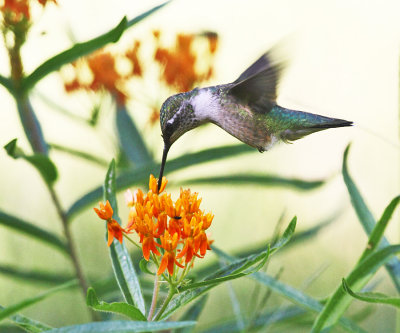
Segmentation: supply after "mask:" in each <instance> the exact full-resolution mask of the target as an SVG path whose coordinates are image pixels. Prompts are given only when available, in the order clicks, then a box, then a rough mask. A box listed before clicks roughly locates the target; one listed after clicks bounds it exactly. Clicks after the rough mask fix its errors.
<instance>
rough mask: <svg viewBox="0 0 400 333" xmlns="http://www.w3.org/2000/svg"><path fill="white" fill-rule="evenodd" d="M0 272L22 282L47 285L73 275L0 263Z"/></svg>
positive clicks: (71, 277)
mask: <svg viewBox="0 0 400 333" xmlns="http://www.w3.org/2000/svg"><path fill="white" fill-rule="evenodd" d="M0 274H3V275H5V276H9V277H11V278H13V279H19V280H22V282H24V283H38V284H45V285H46V286H49V285H50V284H60V283H65V282H67V281H69V280H71V279H73V278H74V277H73V276H72V275H70V274H67V273H60V272H57V273H54V272H48V271H40V270H34V271H32V270H27V269H25V268H20V267H14V266H11V265H0Z"/></svg>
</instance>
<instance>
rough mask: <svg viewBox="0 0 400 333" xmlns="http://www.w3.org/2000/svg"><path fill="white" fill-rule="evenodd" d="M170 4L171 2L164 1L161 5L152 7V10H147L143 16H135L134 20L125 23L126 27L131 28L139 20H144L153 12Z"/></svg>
mask: <svg viewBox="0 0 400 333" xmlns="http://www.w3.org/2000/svg"><path fill="white" fill-rule="evenodd" d="M170 2H171V1H166V2H164V3H162V4H161V5H158V6H155V7H153V8H152V9H150V10H148V11H147V12H144V13H143V14H140V15H138V16H136V17H135V18H133V19H131V20H129V21H128V22H127V24H126V26H127V27H131V26H133V25H135V24H136V23H139V22H140V21H141V20H143V19H145V18H146V17H147V16H149V15H151V14H153V13H154V12H155V11H157V10H159V9H161V8H162V7H164V6H165V5H167V4H169V3H170Z"/></svg>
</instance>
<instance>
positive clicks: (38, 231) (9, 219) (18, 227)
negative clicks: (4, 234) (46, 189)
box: [0, 211, 68, 254]
mask: <svg viewBox="0 0 400 333" xmlns="http://www.w3.org/2000/svg"><path fill="white" fill-rule="evenodd" d="M0 225H4V226H6V227H8V228H11V229H13V230H15V231H17V232H19V233H22V234H25V235H26V236H29V237H31V238H33V239H35V240H38V241H41V242H43V243H45V244H47V245H50V246H53V247H54V248H55V249H57V250H59V251H61V252H62V253H64V254H68V248H67V245H66V243H65V242H64V241H63V240H62V239H61V238H60V237H58V236H57V235H54V234H52V233H51V232H48V231H47V230H44V229H42V228H40V227H37V226H36V225H34V224H32V223H30V222H26V221H24V220H22V219H20V218H18V217H15V216H12V215H9V214H7V213H5V212H2V211H0Z"/></svg>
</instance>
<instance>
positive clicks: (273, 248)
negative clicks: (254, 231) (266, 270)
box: [271, 216, 297, 254]
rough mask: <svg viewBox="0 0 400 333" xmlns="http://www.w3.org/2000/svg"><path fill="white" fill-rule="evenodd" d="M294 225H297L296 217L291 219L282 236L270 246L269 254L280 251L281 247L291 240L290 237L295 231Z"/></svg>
mask: <svg viewBox="0 0 400 333" xmlns="http://www.w3.org/2000/svg"><path fill="white" fill-rule="evenodd" d="M296 223H297V217H296V216H295V217H293V219H292V220H291V221H290V223H289V225H288V226H287V228H286V229H285V231H284V232H283V235H282V236H281V237H279V239H278V240H276V242H275V243H274V244H273V245H272V246H271V254H272V253H274V252H275V251H278V250H279V249H281V248H282V247H283V246H285V245H286V244H287V243H289V241H290V240H291V239H292V236H293V235H294V231H295V230H296Z"/></svg>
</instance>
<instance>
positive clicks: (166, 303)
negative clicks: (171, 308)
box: [154, 285, 176, 321]
mask: <svg viewBox="0 0 400 333" xmlns="http://www.w3.org/2000/svg"><path fill="white" fill-rule="evenodd" d="M175 293H176V289H175V287H174V286H171V285H170V287H169V292H168V296H167V298H166V299H165V301H164V303H163V305H162V307H161V309H160V311H158V313H157V315H156V317H155V318H154V320H155V321H157V320H159V319H160V317H161V315H162V314H163V313H164V311H165V309H166V308H167V305H168V304H169V302H170V301H171V299H172V297H174V295H175Z"/></svg>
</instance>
